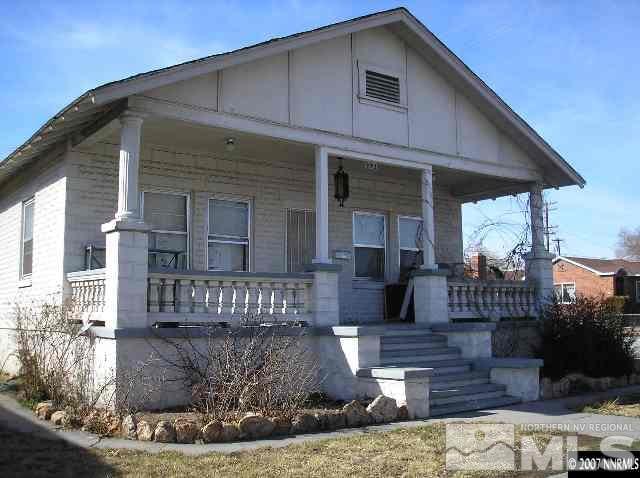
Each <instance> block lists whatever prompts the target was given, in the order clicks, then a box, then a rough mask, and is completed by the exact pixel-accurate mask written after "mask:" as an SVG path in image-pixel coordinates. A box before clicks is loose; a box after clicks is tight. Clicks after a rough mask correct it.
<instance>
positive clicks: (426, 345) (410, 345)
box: [380, 338, 447, 352]
mask: <svg viewBox="0 0 640 478" xmlns="http://www.w3.org/2000/svg"><path fill="white" fill-rule="evenodd" d="M446 346H447V342H446V340H428V341H426V342H407V341H402V342H397V343H393V342H391V343H389V342H387V341H386V340H384V338H383V340H382V341H381V342H380V350H381V351H383V352H387V351H388V352H392V351H394V350H409V349H410V350H429V349H441V348H443V347H446Z"/></svg>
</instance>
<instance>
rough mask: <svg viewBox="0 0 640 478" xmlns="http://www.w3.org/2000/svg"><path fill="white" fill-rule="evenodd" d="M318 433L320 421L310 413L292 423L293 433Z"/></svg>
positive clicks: (302, 414) (301, 415)
mask: <svg viewBox="0 0 640 478" xmlns="http://www.w3.org/2000/svg"><path fill="white" fill-rule="evenodd" d="M316 431H318V420H316V417H314V416H313V415H311V414H310V413H301V414H300V415H297V416H296V417H295V418H294V419H293V420H292V421H291V433H294V434H299V433H313V432H316Z"/></svg>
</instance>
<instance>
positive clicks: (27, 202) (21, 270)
mask: <svg viewBox="0 0 640 478" xmlns="http://www.w3.org/2000/svg"><path fill="white" fill-rule="evenodd" d="M29 206H32V207H33V212H32V213H31V272H30V273H29V274H25V273H24V243H25V240H24V231H25V225H26V223H25V210H26V208H27V207H29ZM20 214H21V219H20V268H19V270H18V279H19V280H20V281H24V282H25V284H26V285H30V282H31V278H32V277H33V251H34V247H33V246H34V242H35V241H34V236H35V234H34V233H35V230H34V225H35V218H36V198H35V196H32V197H30V198H29V199H25V200H24V201H22V205H21V210H20Z"/></svg>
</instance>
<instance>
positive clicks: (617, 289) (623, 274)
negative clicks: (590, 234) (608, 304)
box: [553, 256, 640, 313]
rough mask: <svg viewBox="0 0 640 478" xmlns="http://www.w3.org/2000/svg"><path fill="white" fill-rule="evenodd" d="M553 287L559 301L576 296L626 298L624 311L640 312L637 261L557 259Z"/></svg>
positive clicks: (639, 267) (554, 260) (580, 258)
mask: <svg viewBox="0 0 640 478" xmlns="http://www.w3.org/2000/svg"><path fill="white" fill-rule="evenodd" d="M553 285H554V288H555V290H556V295H557V296H558V298H559V299H560V300H561V301H562V302H569V301H571V300H573V299H575V297H576V295H577V294H581V295H585V296H591V297H600V296H604V297H611V296H614V295H617V296H625V297H628V302H627V306H626V311H627V312H633V313H638V312H640V262H639V261H629V260H625V259H593V258H589V257H575V256H558V257H556V258H555V259H553Z"/></svg>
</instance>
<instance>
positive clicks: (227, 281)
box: [147, 271, 313, 323]
mask: <svg viewBox="0 0 640 478" xmlns="http://www.w3.org/2000/svg"><path fill="white" fill-rule="evenodd" d="M312 286H313V274H304V273H301V274H278V273H272V274H270V273H246V272H237V273H235V272H202V273H200V272H173V271H161V272H160V271H155V272H149V278H148V288H147V291H148V296H147V304H148V314H149V321H150V322H151V323H153V322H163V321H165V322H166V321H172V320H179V321H184V320H185V319H187V320H188V321H189V322H193V321H196V322H200V321H205V322H210V321H231V322H237V321H239V320H240V318H241V317H243V316H261V317H262V318H263V319H264V320H311V310H312V307H311V306H312V304H311V301H312V300H311V297H312V296H311V290H312ZM172 317H173V318H172Z"/></svg>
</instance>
